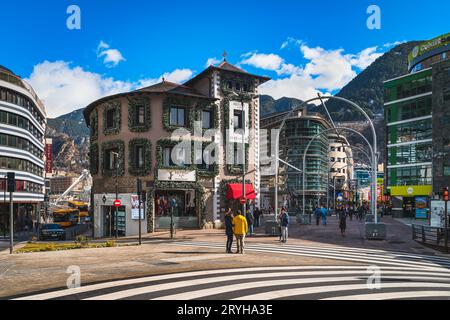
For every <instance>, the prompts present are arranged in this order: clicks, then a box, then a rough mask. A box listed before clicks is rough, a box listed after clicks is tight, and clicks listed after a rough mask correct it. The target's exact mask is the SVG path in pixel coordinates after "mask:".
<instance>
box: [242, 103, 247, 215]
mask: <svg viewBox="0 0 450 320" xmlns="http://www.w3.org/2000/svg"><path fill="white" fill-rule="evenodd" d="M241 106H242V199H243V200H242V202H243V203H242V214H243V215H244V216H245V213H246V211H247V210H246V209H247V201H245V202H244V200H246V192H245V165H246V161H245V125H246V121H245V109H244V100H241Z"/></svg>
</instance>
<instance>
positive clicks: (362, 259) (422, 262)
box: [172, 241, 450, 269]
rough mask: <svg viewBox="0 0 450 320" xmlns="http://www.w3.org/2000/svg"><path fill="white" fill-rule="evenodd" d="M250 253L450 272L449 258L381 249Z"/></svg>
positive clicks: (285, 247) (277, 248)
mask: <svg viewBox="0 0 450 320" xmlns="http://www.w3.org/2000/svg"><path fill="white" fill-rule="evenodd" d="M172 245H175V246H186V247H199V248H208V249H217V250H225V249H224V244H222V243H211V242H201V241H195V242H194V241H185V242H181V241H180V242H174V243H172ZM245 250H246V252H255V253H257V252H261V253H269V254H286V255H294V256H303V257H312V258H321V259H332V260H339V261H348V262H353V263H363V264H367V265H377V266H398V267H417V268H427V269H442V268H449V269H450V259H448V258H446V257H439V256H431V255H423V254H414V253H407V252H395V251H386V250H379V249H365V248H353V247H343V246H332V245H315V246H306V245H290V244H282V245H275V244H262V243H259V244H258V243H247V244H246V247H245Z"/></svg>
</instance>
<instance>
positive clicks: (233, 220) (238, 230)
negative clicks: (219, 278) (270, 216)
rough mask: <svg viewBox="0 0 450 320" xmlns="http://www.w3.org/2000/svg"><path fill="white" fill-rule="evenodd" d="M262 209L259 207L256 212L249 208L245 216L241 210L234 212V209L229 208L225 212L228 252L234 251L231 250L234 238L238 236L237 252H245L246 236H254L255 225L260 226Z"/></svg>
mask: <svg viewBox="0 0 450 320" xmlns="http://www.w3.org/2000/svg"><path fill="white" fill-rule="evenodd" d="M260 219H261V211H260V210H259V209H258V208H257V209H256V210H255V214H253V213H252V212H251V211H250V210H247V212H246V214H245V216H244V215H243V214H242V211H241V210H237V211H236V213H233V210H231V209H228V211H227V212H226V213H225V233H226V235H227V248H226V252H227V253H233V251H232V250H231V248H232V246H233V239H234V238H236V245H237V251H236V253H240V254H244V244H245V237H246V236H250V237H251V236H253V235H254V234H255V233H254V226H256V227H259V226H260Z"/></svg>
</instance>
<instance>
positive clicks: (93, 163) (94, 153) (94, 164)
mask: <svg viewBox="0 0 450 320" xmlns="http://www.w3.org/2000/svg"><path fill="white" fill-rule="evenodd" d="M98 160H99V159H98V144H97V143H92V144H91V146H90V147H89V164H90V171H91V174H97V173H98Z"/></svg>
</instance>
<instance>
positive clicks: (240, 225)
mask: <svg viewBox="0 0 450 320" xmlns="http://www.w3.org/2000/svg"><path fill="white" fill-rule="evenodd" d="M247 231H248V224H247V219H246V218H245V217H244V216H243V215H242V212H241V211H240V210H238V212H237V215H236V216H235V217H234V218H233V233H234V236H235V237H236V246H237V251H236V253H240V254H244V243H245V235H246V234H247Z"/></svg>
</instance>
